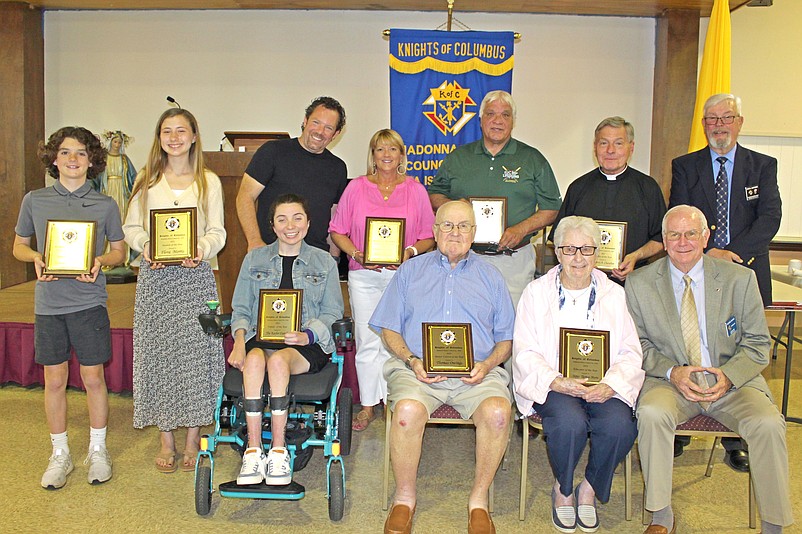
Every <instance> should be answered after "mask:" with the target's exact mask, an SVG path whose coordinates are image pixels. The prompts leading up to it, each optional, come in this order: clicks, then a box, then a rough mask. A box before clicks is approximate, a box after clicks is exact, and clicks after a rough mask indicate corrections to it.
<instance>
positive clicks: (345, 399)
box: [337, 388, 354, 456]
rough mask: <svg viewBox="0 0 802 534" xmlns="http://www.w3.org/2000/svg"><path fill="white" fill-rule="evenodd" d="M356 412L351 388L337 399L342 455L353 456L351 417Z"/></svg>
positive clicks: (338, 434) (338, 429) (342, 390)
mask: <svg viewBox="0 0 802 534" xmlns="http://www.w3.org/2000/svg"><path fill="white" fill-rule="evenodd" d="M353 410H354V395H353V393H351V390H350V389H349V388H343V389H341V390H340V396H339V398H338V399H337V438H338V439H339V440H340V454H342V455H343V456H348V455H349V454H351V432H352V430H351V417H352V415H353Z"/></svg>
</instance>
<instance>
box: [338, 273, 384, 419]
mask: <svg viewBox="0 0 802 534" xmlns="http://www.w3.org/2000/svg"><path fill="white" fill-rule="evenodd" d="M394 275H395V271H391V270H389V269H382V270H381V271H370V270H368V269H360V270H357V271H349V272H348V296H349V298H350V299H351V315H353V318H354V334H355V336H356V356H355V363H356V375H357V378H358V379H359V399H360V402H361V403H362V406H375V405H376V404H378V403H379V402H380V401H382V400H385V399H387V381H386V380H385V379H384V376H383V374H382V368H383V367H384V362H386V361H387V359H388V358H390V353H389V352H387V349H385V348H384V344H383V343H382V340H381V336H379V334H377V333H376V332H375V331H374V330H372V329H371V328H370V326H368V321H369V320H370V316H371V315H373V311H374V310H375V309H376V306H377V305H378V304H379V299H381V297H382V294H384V290H385V288H386V287H387V285H388V284H389V283H390V280H392V278H393V276H394Z"/></svg>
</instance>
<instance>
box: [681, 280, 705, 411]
mask: <svg viewBox="0 0 802 534" xmlns="http://www.w3.org/2000/svg"><path fill="white" fill-rule="evenodd" d="M682 281H683V282H685V291H684V292H683V293H682V303H681V305H680V326H681V328H682V340H683V341H684V342H685V352H686V354H687V356H688V363H689V364H690V365H692V366H694V367H701V365H702V335H701V334H700V332H699V316H698V315H697V314H696V301H695V300H694V298H693V289H691V281H692V280H691V277H690V276H688V275H687V274H686V275H685V276H683V277H682ZM691 379H692V380H693V381H694V382H696V383H697V384H698V385H699V386H700V387H701V388H704V389H707V380H706V379H705V374H704V373H693V374H691ZM699 406H701V407H702V409H703V410H707V409H708V408H709V407H710V403H709V402H700V403H699Z"/></svg>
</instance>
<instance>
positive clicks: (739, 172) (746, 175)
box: [668, 145, 782, 306]
mask: <svg viewBox="0 0 802 534" xmlns="http://www.w3.org/2000/svg"><path fill="white" fill-rule="evenodd" d="M732 174H733V176H732V186H731V188H730V243H729V244H728V245H727V246H726V247H725V248H726V249H727V250H731V251H732V252H735V253H736V254H738V255H739V256H740V257H741V259H743V261H744V263H743V264H744V265H745V266H747V267H749V268H751V269H752V270H753V271H755V275H756V276H757V281H758V286H759V288H760V295H761V297H762V298H763V304H764V305H765V306H767V305H769V304H771V267H770V265H769V243H771V240H772V239H773V238H774V236H775V235H776V234H777V230H779V228H780V219H781V218H782V201H781V200H780V190H779V187H778V186H777V160H776V159H774V158H772V157H771V156H767V155H765V154H761V153H759V152H755V151H753V150H749V149H748V148H744V147H742V146H741V145H738V149H737V150H736V151H735V164H734V165H733V173H732ZM747 192H748V193H749V194H748V195H747ZM680 204H689V205H691V206H696V207H697V208H699V209H700V210H702V213H704V214H705V217H707V223H708V225H709V226H710V233H711V235H712V234H713V232H714V230H715V225H716V208H715V206H716V188H715V183H714V177H713V162H712V159H711V157H710V148H709V147H704V148H703V149H701V150H697V151H696V152H691V153H690V154H686V155H684V156H680V157H678V158H675V159H674V160H673V161H672V162H671V196H670V197H669V199H668V207H669V208H672V207H674V206H677V205H680ZM712 244H713V240H712V239H710V241H709V242H708V248H710V247H711V246H712Z"/></svg>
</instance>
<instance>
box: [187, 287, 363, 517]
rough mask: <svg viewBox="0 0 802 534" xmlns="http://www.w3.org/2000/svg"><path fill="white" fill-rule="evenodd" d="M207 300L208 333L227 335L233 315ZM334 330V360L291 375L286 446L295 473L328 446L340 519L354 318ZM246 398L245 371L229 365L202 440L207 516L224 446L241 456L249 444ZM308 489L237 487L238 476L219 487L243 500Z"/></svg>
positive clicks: (198, 481) (201, 483) (331, 503)
mask: <svg viewBox="0 0 802 534" xmlns="http://www.w3.org/2000/svg"><path fill="white" fill-rule="evenodd" d="M208 304H209V307H210V310H211V312H212V313H209V314H202V315H201V316H200V317H199V320H200V322H201V326H202V327H203V329H204V331H205V332H206V333H207V334H209V335H214V336H223V335H225V333H226V332H227V331H228V330H229V329H230V325H231V315H230V314H225V315H223V314H218V313H216V312H217V306H218V305H217V304H216V303H214V302H211V303H208ZM332 334H333V336H334V340H335V344H336V349H337V350H336V352H335V353H334V354H333V355H332V357H331V361H330V362H329V363H327V364H326V366H325V367H324V368H323V369H322V370H321V371H320V372H319V373H314V374H301V375H292V376H291V377H290V383H289V386H288V393H287V395H288V396H289V397H290V408H289V409H288V412H287V413H288V419H287V427H286V447H287V449H288V450H289V453H290V465H291V466H292V474H293V476H294V475H295V472H297V471H300V470H301V469H303V468H304V467H306V464H307V463H308V462H309V460H310V459H311V457H312V453H313V450H314V449H313V448H314V447H322V448H323V454H324V455H325V456H326V457H327V458H328V461H327V463H326V491H327V500H328V509H329V519H331V520H332V521H339V520H340V519H342V517H343V510H344V507H345V469H344V467H343V456H348V454H349V453H350V452H351V415H352V413H351V412H352V402H353V394H352V392H351V390H350V389H348V388H340V384H341V382H342V376H343V361H344V359H345V355H346V354H347V353H349V352H353V351H354V339H353V321H352V320H351V319H350V318H345V319H340V320H338V321H336V322H335V323H334V324H333V325H332ZM263 387H264V389H265V393H264V394H263V397H267V398H268V399H269V396H270V395H269V392H268V391H267V390H268V388H269V386H268V381H267V376H265V382H264V386H263ZM338 392H339V395H338ZM244 398H245V395H244V391H243V385H242V372H241V371H240V370H239V369H235V368H233V367H232V368H229V369H227V370H226V374H225V377H224V379H223V384H222V386H221V387H220V390H219V392H218V397H217V405H216V408H215V414H214V433H213V434H211V435H209V434H206V435H203V436H201V440H200V450H199V451H198V458H197V465H196V467H195V511H196V512H197V513H198V514H199V515H208V514H209V512H210V510H211V505H212V494H213V493H214V492H215V486H214V484H215V480H214V463H215V459H214V458H215V453H216V452H217V451H218V449H219V448H220V447H221V446H222V445H224V444H227V445H229V446H230V447H231V448H232V449H234V450H236V451H237V452H238V453H239V454H240V456H241V455H242V454H243V453H244V451H245V449H246V448H247V446H248V435H247V425H246V423H245V410H244V408H243V401H244ZM267 404H268V403H266V407H265V411H264V414H263V416H262V443H263V447H264V449H265V453H267V451H268V450H269V449H270V442H271V437H272V432H271V428H270V420H271V416H270V409H269V407H267ZM235 475H236V474H235ZM305 491H306V490H305V488H304V487H303V486H302V485H301V484H299V483H298V482H296V481H295V480H293V481H292V482H290V484H288V485H286V486H268V485H266V484H265V483H264V482H261V483H259V484H251V485H247V486H238V485H237V481H236V476H235V478H234V480H232V481H230V482H223V483H220V484H219V486H218V492H219V493H220V495H221V496H222V497H231V498H239V499H271V500H299V499H302V498H303V497H304V495H305Z"/></svg>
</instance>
